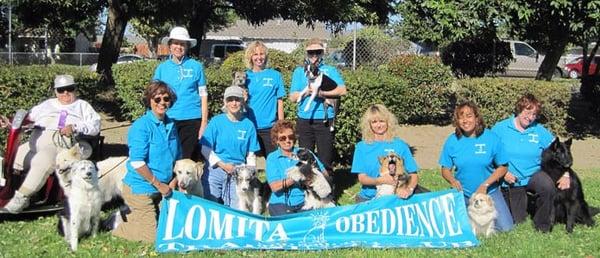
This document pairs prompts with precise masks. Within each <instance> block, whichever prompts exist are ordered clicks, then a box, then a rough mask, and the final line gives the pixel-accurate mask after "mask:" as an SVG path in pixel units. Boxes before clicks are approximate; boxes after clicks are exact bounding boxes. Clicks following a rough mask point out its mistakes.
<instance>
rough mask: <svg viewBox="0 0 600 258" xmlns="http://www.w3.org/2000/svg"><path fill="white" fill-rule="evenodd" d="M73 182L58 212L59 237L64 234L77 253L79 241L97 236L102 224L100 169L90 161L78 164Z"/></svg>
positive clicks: (72, 176) (72, 177) (73, 166)
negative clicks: (62, 206)
mask: <svg viewBox="0 0 600 258" xmlns="http://www.w3.org/2000/svg"><path fill="white" fill-rule="evenodd" d="M70 174H71V183H70V187H69V188H68V189H69V190H68V194H67V196H68V199H67V200H66V201H65V208H64V210H63V211H61V212H60V213H59V225H58V228H59V234H61V235H64V237H65V240H66V241H67V242H68V243H69V246H70V248H71V250H72V251H77V244H78V242H79V238H80V237H82V236H85V235H91V236H92V237H95V236H96V233H97V232H98V227H99V224H100V209H101V207H102V198H101V197H102V193H101V192H100V188H99V186H98V170H97V169H96V165H94V163H93V162H91V161H89V160H81V161H77V162H75V163H74V164H73V165H72V168H71V173H70Z"/></svg>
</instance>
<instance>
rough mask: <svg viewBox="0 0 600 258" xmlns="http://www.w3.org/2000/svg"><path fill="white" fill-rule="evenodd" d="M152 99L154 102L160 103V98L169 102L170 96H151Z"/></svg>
mask: <svg viewBox="0 0 600 258" xmlns="http://www.w3.org/2000/svg"><path fill="white" fill-rule="evenodd" d="M152 100H154V102H155V103H156V104H158V103H160V101H161V100H162V101H163V102H166V103H168V102H171V97H169V96H164V97H162V98H161V97H156V98H153V99H152Z"/></svg>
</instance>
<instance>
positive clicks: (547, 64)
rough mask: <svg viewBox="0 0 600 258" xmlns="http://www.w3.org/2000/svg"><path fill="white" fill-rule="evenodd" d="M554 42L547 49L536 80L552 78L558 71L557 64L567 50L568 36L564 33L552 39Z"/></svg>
mask: <svg viewBox="0 0 600 258" xmlns="http://www.w3.org/2000/svg"><path fill="white" fill-rule="evenodd" d="M551 42H553V44H552V45H551V46H550V48H549V49H547V50H546V56H545V57H544V60H543V61H542V64H541V65H540V68H539V69H538V72H537V75H536V76H535V79H536V80H546V81H550V80H552V76H553V75H554V72H555V71H556V65H557V64H558V61H560V57H561V56H562V54H563V53H564V52H565V47H566V46H567V43H569V40H568V36H567V35H566V34H563V36H562V37H558V38H555V39H554V40H551Z"/></svg>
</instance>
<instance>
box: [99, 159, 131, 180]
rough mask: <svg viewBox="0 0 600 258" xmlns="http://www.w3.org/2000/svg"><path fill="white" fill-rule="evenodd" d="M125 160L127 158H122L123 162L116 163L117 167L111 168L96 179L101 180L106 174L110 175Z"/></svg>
mask: <svg viewBox="0 0 600 258" xmlns="http://www.w3.org/2000/svg"><path fill="white" fill-rule="evenodd" d="M126 160H127V158H124V159H123V160H121V161H120V162H119V163H117V165H115V166H113V167H112V168H111V169H109V170H108V171H106V173H104V174H102V175H100V176H99V177H98V179H100V178H103V177H104V176H106V175H108V173H110V172H112V171H113V170H115V169H116V168H117V167H118V166H119V165H121V164H123V162H125V161H126Z"/></svg>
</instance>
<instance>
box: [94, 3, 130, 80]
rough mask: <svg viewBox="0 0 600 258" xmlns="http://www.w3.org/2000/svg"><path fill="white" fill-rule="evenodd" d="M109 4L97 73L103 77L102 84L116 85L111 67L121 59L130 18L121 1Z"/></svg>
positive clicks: (125, 6)
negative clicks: (122, 46)
mask: <svg viewBox="0 0 600 258" xmlns="http://www.w3.org/2000/svg"><path fill="white" fill-rule="evenodd" d="M108 4H109V5H108V17H107V18H106V29H105V30H104V36H103V37H102V46H101V47H100V54H99V55H98V66H97V72H98V73H99V74H100V75H101V82H100V83H101V84H103V85H114V84H115V83H114V80H113V77H112V70H111V67H112V65H113V63H115V62H117V58H118V57H119V52H120V51H121V43H122V42H123V35H124V34H125V27H126V26H127V22H128V21H129V18H130V17H129V14H128V11H127V9H128V8H127V5H126V4H123V3H121V1H120V0H109V1H108Z"/></svg>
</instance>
